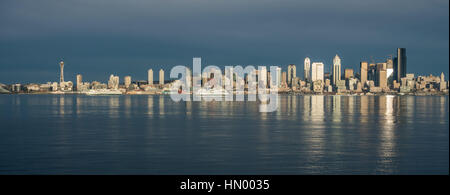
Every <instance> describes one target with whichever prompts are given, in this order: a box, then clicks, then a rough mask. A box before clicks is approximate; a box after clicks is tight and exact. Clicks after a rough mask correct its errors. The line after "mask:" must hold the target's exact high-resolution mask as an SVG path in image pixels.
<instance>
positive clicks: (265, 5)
mask: <svg viewBox="0 0 450 195" xmlns="http://www.w3.org/2000/svg"><path fill="white" fill-rule="evenodd" d="M398 47H405V48H406V51H407V58H408V67H407V70H408V72H411V73H415V74H421V75H424V74H430V73H432V74H440V73H441V72H444V73H445V74H446V79H448V72H449V54H448V53H449V1H448V0H339V1H336V0H320V1H317V0H302V1H294V0H282V1H273V0H223V1H219V0H217V1H216V0H147V1H144V0H127V1H116V0H76V1H75V0H73V1H69V0H39V1H35V0H0V83H13V82H47V81H58V73H59V66H58V62H59V60H60V59H61V58H62V59H64V61H65V63H66V67H65V78H66V80H72V81H74V80H75V75H76V74H82V75H83V77H84V80H86V81H92V80H99V81H106V80H107V79H108V77H109V75H110V74H117V75H119V76H120V77H121V82H122V81H123V80H122V78H123V76H126V75H131V76H132V78H133V80H141V79H144V80H145V79H146V71H147V69H149V68H153V70H154V72H156V71H155V70H159V69H160V68H161V67H163V68H164V69H165V70H166V77H168V75H169V73H168V72H169V71H170V68H171V67H173V66H175V65H188V66H192V57H194V56H200V57H202V59H203V62H206V63H207V64H208V65H218V66H224V65H237V64H239V65H243V66H245V65H279V66H281V67H282V68H283V71H286V67H287V65H288V64H290V63H294V64H296V65H297V75H298V76H300V77H303V60H304V58H305V57H307V56H308V57H310V58H311V60H312V61H313V62H315V61H322V62H324V63H325V71H328V70H329V67H330V65H331V63H332V58H333V57H334V56H335V55H336V54H338V55H340V56H341V58H342V68H343V69H344V68H354V69H355V71H356V72H359V62H360V61H362V60H369V61H370V60H371V59H372V58H373V59H374V60H375V61H376V62H381V61H384V60H385V59H386V58H387V57H388V56H389V55H394V56H395V55H396V48H398ZM203 65H204V63H203ZM342 72H343V70H342ZM155 78H157V75H156V74H155Z"/></svg>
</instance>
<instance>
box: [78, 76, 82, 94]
mask: <svg viewBox="0 0 450 195" xmlns="http://www.w3.org/2000/svg"><path fill="white" fill-rule="evenodd" d="M82 82H83V76H81V74H77V90H78V91H79V90H80V89H81V85H82Z"/></svg>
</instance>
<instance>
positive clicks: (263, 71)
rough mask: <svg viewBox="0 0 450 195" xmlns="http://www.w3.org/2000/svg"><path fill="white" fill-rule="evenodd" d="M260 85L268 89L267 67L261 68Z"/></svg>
mask: <svg viewBox="0 0 450 195" xmlns="http://www.w3.org/2000/svg"><path fill="white" fill-rule="evenodd" d="M258 84H260V85H261V87H267V68H266V67H265V66H262V67H259V75H258Z"/></svg>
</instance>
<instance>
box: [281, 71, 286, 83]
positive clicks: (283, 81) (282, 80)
mask: <svg viewBox="0 0 450 195" xmlns="http://www.w3.org/2000/svg"><path fill="white" fill-rule="evenodd" d="M281 84H282V85H284V86H286V85H287V81H286V72H283V73H282V74H281Z"/></svg>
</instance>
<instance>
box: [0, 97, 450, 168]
mask: <svg viewBox="0 0 450 195" xmlns="http://www.w3.org/2000/svg"><path fill="white" fill-rule="evenodd" d="M279 102H280V107H279V109H278V111H277V112H271V113H260V112H259V111H258V105H259V104H258V103H256V102H174V101H172V100H171V99H170V97H169V96H146V95H134V96H95V97H92V96H84V95H0V125H1V126H0V127H1V128H0V129H1V130H0V174H449V156H448V154H449V122H448V121H449V114H448V111H449V104H448V96H428V97H414V96H362V97H359V96H295V95H280V97H279Z"/></svg>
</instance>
